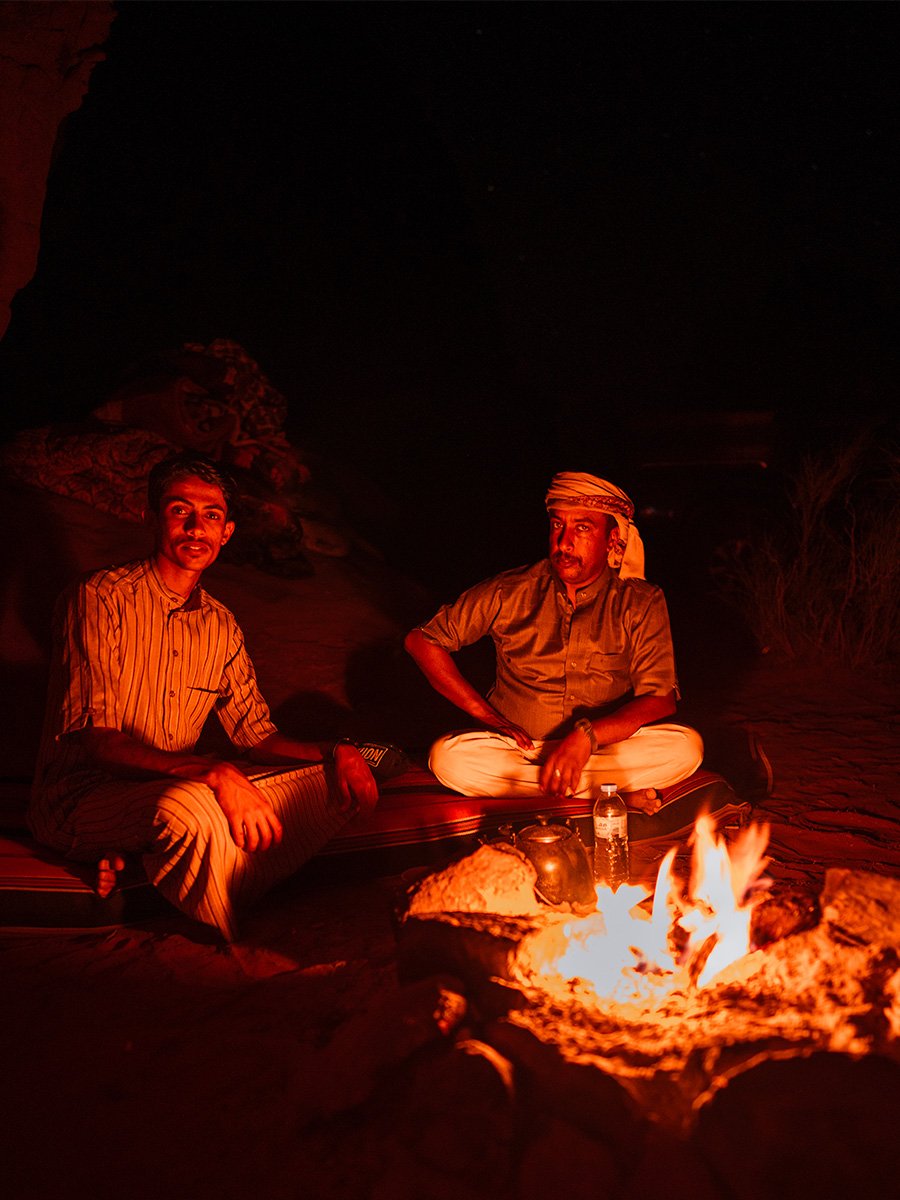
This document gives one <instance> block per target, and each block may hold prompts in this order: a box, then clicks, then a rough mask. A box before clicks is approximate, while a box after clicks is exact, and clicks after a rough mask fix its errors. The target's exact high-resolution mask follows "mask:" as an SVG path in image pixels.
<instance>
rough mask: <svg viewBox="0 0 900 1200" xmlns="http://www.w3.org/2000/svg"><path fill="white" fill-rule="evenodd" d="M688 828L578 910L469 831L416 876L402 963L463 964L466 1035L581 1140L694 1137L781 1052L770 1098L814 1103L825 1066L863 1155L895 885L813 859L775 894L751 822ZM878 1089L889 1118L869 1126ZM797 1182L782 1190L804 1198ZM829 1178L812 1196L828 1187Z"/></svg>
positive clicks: (879, 1078)
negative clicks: (545, 894)
mask: <svg viewBox="0 0 900 1200" xmlns="http://www.w3.org/2000/svg"><path fill="white" fill-rule="evenodd" d="M692 842H693V846H692V855H691V864H690V869H689V871H687V872H684V871H682V872H679V870H678V864H679V861H680V860H679V859H678V857H677V856H676V854H675V852H674V851H673V852H672V853H670V854H669V855H667V856H666V858H665V859H664V861H663V864H662V866H661V868H660V871H659V874H658V877H657V880H656V882H655V885H654V886H653V888H652V890H648V889H647V888H620V889H619V891H618V892H617V893H616V894H615V895H613V894H612V893H610V892H608V891H605V889H600V893H599V903H598V910H597V912H595V913H591V914H589V915H587V916H579V915H575V914H573V913H571V912H566V911H562V910H561V909H559V908H557V909H554V908H550V907H548V906H547V905H545V904H541V903H539V902H538V901H536V900H535V899H534V896H533V894H532V895H530V896H529V894H528V889H527V886H526V884H525V882H523V880H526V879H527V871H528V864H527V863H525V862H523V861H518V862H516V864H515V867H514V868H512V867H510V865H509V860H510V855H509V853H508V851H505V850H498V849H495V848H492V847H482V849H481V850H479V851H477V853H476V854H475V855H472V856H470V857H469V858H468V859H466V860H463V861H462V862H461V863H457V864H454V865H453V866H451V867H449V868H448V869H447V870H446V871H445V872H442V873H439V874H438V875H436V876H431V877H429V878H428V879H426V880H425V881H423V882H422V883H420V884H419V885H418V886H417V887H416V888H415V889H414V890H413V893H412V895H411V898H410V902H409V908H408V912H407V914H406V916H405V920H404V923H403V928H402V932H401V938H400V952H401V964H402V966H403V969H404V970H405V973H406V974H407V976H408V977H409V976H416V977H419V976H422V975H425V974H431V973H436V972H439V971H442V972H448V971H449V972H451V973H452V974H453V975H455V976H457V977H458V978H460V979H461V980H462V981H463V985H464V987H465V989H466V991H467V994H468V997H469V1000H470V1003H472V1004H473V1005H474V1006H475V1008H476V1010H477V1012H478V1013H479V1016H480V1020H481V1029H480V1031H479V1035H480V1036H481V1037H483V1038H484V1040H485V1041H486V1042H488V1043H489V1044H490V1045H491V1046H493V1047H494V1048H495V1049H496V1050H499V1051H500V1052H501V1053H502V1054H504V1055H505V1056H506V1057H507V1058H508V1059H510V1060H511V1061H512V1062H513V1063H515V1064H516V1066H517V1067H518V1068H519V1069H520V1070H521V1071H523V1072H525V1073H526V1074H527V1076H528V1078H529V1079H530V1080H531V1081H532V1086H533V1087H534V1088H537V1089H538V1090H539V1091H541V1092H542V1093H543V1095H544V1097H545V1099H546V1102H547V1104H548V1106H549V1110H550V1111H554V1112H556V1113H558V1114H560V1115H562V1116H565V1117H566V1118H567V1119H570V1120H571V1119H575V1120H576V1123H577V1124H578V1126H579V1127H580V1128H581V1129H583V1130H585V1131H586V1132H587V1133H589V1134H590V1135H591V1136H596V1137H599V1138H602V1139H604V1140H605V1141H610V1139H611V1140H613V1141H617V1142H618V1143H619V1144H620V1145H627V1144H633V1142H634V1137H635V1136H636V1134H635V1133H634V1131H635V1130H636V1129H639V1128H640V1127H641V1126H642V1125H643V1126H644V1127H646V1126H648V1125H649V1126H651V1127H653V1128H655V1129H656V1130H657V1131H658V1132H659V1133H660V1134H661V1135H663V1136H665V1137H668V1138H670V1139H675V1141H681V1142H682V1143H685V1142H687V1141H688V1140H689V1139H694V1140H696V1138H697V1136H700V1137H701V1138H702V1136H703V1130H704V1129H706V1130H707V1131H708V1130H709V1129H710V1128H715V1127H716V1122H717V1121H719V1120H720V1118H721V1113H722V1112H723V1111H725V1112H727V1111H728V1107H729V1106H728V1103H727V1102H725V1101H724V1100H723V1097H724V1096H725V1095H726V1094H728V1093H731V1094H733V1095H738V1094H746V1093H747V1092H748V1091H749V1092H750V1093H753V1092H754V1091H755V1090H756V1083H755V1082H754V1080H758V1079H759V1078H761V1077H763V1076H767V1073H768V1074H770V1073H771V1071H772V1069H773V1066H775V1065H777V1064H783V1063H785V1062H786V1060H797V1069H796V1070H795V1071H794V1074H793V1075H792V1078H794V1083H786V1082H785V1083H781V1084H780V1083H779V1082H778V1081H777V1079H776V1080H773V1081H771V1082H770V1083H769V1084H768V1085H767V1086H769V1087H770V1088H772V1089H773V1093H772V1097H771V1100H772V1105H773V1106H774V1110H776V1111H777V1106H778V1103H779V1102H781V1103H783V1101H784V1096H783V1095H781V1094H780V1091H779V1089H780V1088H781V1087H785V1086H786V1087H788V1089H790V1088H799V1091H797V1092H796V1094H797V1096H799V1097H806V1099H805V1100H803V1101H802V1103H805V1104H807V1105H811V1106H812V1107H813V1108H815V1107H816V1104H818V1107H819V1108H821V1103H822V1101H821V1098H820V1097H819V1090H818V1089H819V1082H818V1081H819V1080H820V1079H821V1080H828V1082H823V1083H822V1085H821V1086H822V1087H824V1088H826V1089H828V1090H830V1091H831V1093H832V1095H831V1097H830V1099H831V1102H832V1103H833V1104H837V1105H838V1108H837V1109H836V1110H835V1111H840V1105H841V1104H842V1103H844V1098H845V1096H849V1095H850V1094H852V1095H853V1097H854V1099H853V1100H848V1101H847V1103H848V1104H850V1105H852V1106H853V1107H854V1112H855V1113H856V1116H854V1117H852V1119H851V1123H853V1122H856V1123H857V1124H858V1120H859V1113H860V1112H863V1111H864V1113H865V1121H866V1122H867V1125H866V1128H867V1129H868V1130H869V1131H870V1132H871V1130H872V1129H873V1128H881V1129H882V1132H883V1134H884V1137H881V1136H879V1137H878V1138H876V1141H877V1146H878V1150H877V1153H874V1157H875V1159H878V1161H879V1162H880V1161H881V1158H883V1156H884V1154H885V1153H888V1150H886V1149H885V1147H888V1146H894V1145H895V1143H896V1141H897V1139H896V1136H895V1134H894V1132H893V1130H894V1129H895V1128H896V1124H895V1123H896V1120H897V1119H898V1118H900V1068H898V1065H897V1063H898V1058H900V881H897V880H894V879H890V878H885V877H882V876H878V875H874V874H868V873H865V872H857V871H849V870H830V871H829V872H828V873H827V876H826V880H825V886H824V889H823V891H822V893H821V895H820V896H819V897H818V898H816V897H807V898H805V899H804V898H803V897H799V898H798V896H797V895H794V894H788V893H785V894H783V895H782V896H777V895H772V894H771V889H770V888H769V886H768V881H767V880H766V878H765V875H764V868H765V865H766V860H765V857H764V852H765V847H766V830H765V829H764V828H762V827H750V829H749V830H744V831H742V832H741V833H740V834H739V835H738V836H737V837H736V838H734V839H733V840H732V841H731V844H726V842H725V840H724V839H722V838H721V837H717V836H716V834H715V833H714V831H713V829H712V827H711V826H709V825H705V824H704V823H703V822H702V821H701V822H699V823H698V826H697V828H696V829H695V831H694V836H693V839H692ZM513 876H515V879H514V882H513V883H512V886H510V887H509V888H506V887H505V886H504V882H503V880H504V878H509V879H510V880H512V877H513ZM604 892H605V894H604ZM498 910H500V911H498ZM801 1063H802V1065H800V1064H801ZM854 1064H860V1065H861V1066H860V1068H859V1069H856V1068H855V1067H854ZM835 1070H836V1071H837V1075H835ZM860 1070H862V1072H863V1074H864V1075H865V1079H866V1082H865V1083H864V1084H862V1083H859V1079H860V1078H861V1076H860ZM800 1074H802V1076H803V1080H802V1081H801V1082H800V1083H798V1082H797V1080H798V1079H799V1078H800ZM854 1080H856V1081H857V1082H854ZM738 1081H741V1082H740V1083H738ZM804 1089H805V1090H804ZM861 1095H862V1096H864V1097H865V1098H866V1099H865V1102H862V1101H860V1096H861ZM876 1097H877V1101H876ZM876 1102H877V1104H878V1106H879V1109H878V1111H879V1112H881V1113H885V1114H889V1115H885V1117H884V1121H883V1122H882V1123H881V1124H879V1121H877V1120H876V1121H875V1122H874V1125H873V1120H872V1117H871V1112H870V1108H871V1105H872V1104H873V1103H876ZM829 1111H830V1110H829ZM831 1120H832V1118H831V1117H829V1118H828V1121H827V1122H826V1121H825V1120H824V1118H823V1119H822V1121H819V1122H818V1123H819V1124H829V1123H830V1122H831ZM789 1124H790V1122H788V1121H787V1119H786V1124H785V1127H788V1126H789ZM815 1124H816V1120H814V1121H813V1125H814V1126H815ZM737 1125H738V1126H739V1125H740V1120H739V1119H738V1120H737ZM848 1127H849V1126H848ZM853 1128H856V1125H855V1124H854V1125H853ZM611 1130H617V1131H618V1132H617V1133H616V1134H615V1135H612V1134H611ZM698 1131H699V1132H698ZM807 1132H809V1129H808V1130H807ZM720 1134H721V1131H720ZM813 1135H814V1138H815V1139H826V1141H825V1142H823V1143H822V1146H823V1151H822V1152H821V1153H820V1155H819V1157H820V1159H821V1161H822V1162H828V1161H829V1158H828V1153H827V1150H826V1149H825V1147H826V1146H827V1144H828V1143H827V1139H828V1138H833V1137H834V1131H833V1130H831V1129H830V1128H815V1129H814V1130H813ZM707 1136H708V1135H707ZM856 1136H857V1137H859V1134H857V1135H856ZM712 1140H713V1141H714V1142H716V1145H718V1142H719V1141H721V1136H720V1135H717V1137H716V1138H713V1139H712ZM726 1140H727V1139H726ZM864 1140H865V1139H864ZM889 1153H890V1155H891V1156H892V1157H891V1163H893V1162H894V1160H895V1159H896V1158H897V1155H896V1151H895V1150H893V1149H892V1150H890V1151H889ZM872 1154H873V1152H872V1151H871V1148H870V1151H869V1157H868V1160H867V1166H866V1168H865V1169H867V1170H868V1169H871V1163H872V1161H873V1158H872ZM879 1156H881V1157H879ZM797 1161H799V1162H806V1161H807V1160H806V1158H804V1156H803V1155H800V1158H799V1159H798V1160H797ZM896 1165H897V1166H898V1167H900V1162H897V1164H896ZM809 1169H810V1168H809V1166H808V1164H807V1167H805V1168H804V1170H805V1171H806V1173H807V1177H808V1178H807V1182H808V1179H809V1178H812V1176H811V1175H809ZM879 1169H881V1168H880V1167H879ZM891 1169H893V1167H892V1168H891ZM738 1174H740V1172H738ZM744 1174H745V1176H746V1178H747V1179H752V1178H755V1176H754V1171H753V1170H749V1171H745V1172H744ZM813 1175H815V1171H813ZM831 1175H832V1176H833V1178H834V1179H838V1178H839V1177H840V1172H837V1173H835V1172H834V1171H833V1170H832V1171H831ZM757 1183H758V1184H759V1186H762V1183H760V1181H759V1180H758V1179H757ZM802 1183H803V1181H802V1180H801V1181H800V1182H799V1183H798V1184H797V1187H799V1188H800V1189H801V1190H799V1191H795V1193H794V1194H796V1195H806V1194H808V1193H807V1192H806V1191H805V1190H803V1189H802V1187H801V1184H802ZM826 1184H827V1180H826V1181H825V1182H824V1183H822V1184H821V1186H819V1194H831V1193H830V1192H829V1191H828V1188H827V1187H826V1186H825V1185H826ZM754 1186H755V1185H754ZM891 1186H894V1185H893V1184H892V1185H891ZM729 1188H731V1191H730V1192H729V1193H728V1194H735V1195H743V1194H744V1193H743V1192H742V1191H741V1189H740V1187H739V1186H737V1185H736V1184H735V1182H734V1180H731V1181H730V1183H729ZM823 1188H824V1189H825V1190H824V1192H823V1190H822V1189H823ZM715 1194H720V1193H718V1192H716V1193H715ZM747 1194H748V1195H750V1194H753V1193H752V1192H748V1193H747ZM756 1194H757V1195H759V1194H761V1193H759V1192H757V1193H756ZM770 1194H778V1195H781V1194H785V1195H786V1194H788V1193H787V1192H784V1193H782V1192H780V1191H778V1192H772V1193H770Z"/></svg>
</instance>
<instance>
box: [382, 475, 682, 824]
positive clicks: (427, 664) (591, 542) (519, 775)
mask: <svg viewBox="0 0 900 1200" xmlns="http://www.w3.org/2000/svg"><path fill="white" fill-rule="evenodd" d="M546 507H547V513H548V516H549V519H550V546H549V554H548V557H547V558H545V559H542V560H541V561H540V562H538V563H535V564H534V565H533V566H530V567H521V568H519V569H517V570H513V571H506V572H505V573H504V574H502V575H498V576H496V577H494V578H493V579H487V580H485V581H484V582H483V583H480V584H476V585H475V587H473V588H470V589H469V590H468V591H466V592H464V593H463V594H462V596H460V597H459V599H458V600H456V601H454V602H453V603H452V604H446V605H444V607H443V608H441V609H440V611H439V612H438V613H437V614H436V615H435V616H434V617H432V619H431V620H430V621H428V622H427V623H426V624H424V625H422V626H420V627H419V628H418V629H414V630H412V632H411V633H409V634H407V637H406V643H405V644H406V648H407V650H408V651H409V653H410V654H411V655H412V656H413V658H414V659H415V661H416V662H417V663H418V665H419V667H420V668H421V670H422V672H423V673H424V675H425V677H426V678H427V679H428V681H429V683H431V685H432V687H434V688H435V690H436V691H438V692H440V693H441V695H442V696H446V697H447V699H449V700H451V701H453V703H454V704H456V705H457V707H458V708H460V709H462V711H463V712H465V713H466V714H467V715H468V716H469V717H470V718H471V719H472V720H473V722H474V723H475V724H477V725H478V726H479V728H478V729H471V730H465V731H462V732H458V733H452V734H448V735H447V736H446V737H443V738H440V739H439V740H438V741H437V742H436V743H435V744H434V746H433V747H432V749H431V756H430V759H429V765H430V767H431V769H432V771H433V772H434V774H435V775H436V776H437V778H438V779H439V780H440V781H441V782H442V783H443V784H445V786H447V787H450V788H453V789H454V790H455V791H458V792H462V793H463V794H464V795H468V796H532V797H537V796H540V795H542V794H543V795H547V796H560V797H562V796H570V795H577V796H595V795H596V794H597V791H598V789H599V787H600V784H601V783H616V784H618V786H619V790H620V791H621V792H622V793H623V794H624V797H625V801H626V804H627V805H628V807H630V808H634V809H639V810H641V811H643V812H646V813H650V814H652V813H654V812H657V811H658V810H659V807H660V798H659V794H658V793H659V789H661V788H663V787H667V786H671V785H672V784H675V783H680V782H681V780H683V779H686V778H687V777H688V776H689V775H691V774H693V772H694V771H695V770H696V769H697V767H699V765H700V762H701V760H702V758H703V744H702V742H701V739H700V736H699V735H698V734H697V733H696V732H695V731H694V730H693V729H689V728H687V727H686V726H683V725H676V724H670V723H668V722H667V720H666V718H668V717H670V716H672V714H673V713H674V712H675V705H676V700H677V696H678V684H677V680H676V676H675V659H674V654H673V651H672V638H671V634H670V632H669V617H668V612H667V610H666V603H665V599H664V597H663V594H662V592H661V590H660V589H659V588H658V587H655V586H654V585H653V584H650V583H648V582H647V581H646V580H645V579H644V549H643V544H642V542H641V539H640V536H639V535H638V531H637V529H636V528H635V526H634V522H633V520H632V517H633V516H634V506H633V504H632V503H631V501H630V500H629V498H628V497H627V496H626V495H625V493H624V492H623V491H621V490H620V489H619V488H617V487H616V486H615V485H614V484H612V483H609V482H607V481H606V480H605V479H599V478H598V477H597V476H596V475H587V474H583V473H576V472H564V473H562V474H559V475H557V476H555V477H554V479H553V481H552V483H551V485H550V490H549V492H548V494H547V497H546ZM482 637H490V638H491V639H492V640H493V642H494V649H495V654H496V681H495V683H494V685H493V687H492V688H491V689H490V691H489V692H488V694H487V696H486V697H484V696H481V695H480V694H479V693H478V692H477V691H476V689H475V688H474V687H472V685H471V684H470V683H469V681H468V680H467V679H465V678H464V676H463V675H462V674H461V672H460V671H459V669H458V667H457V666H456V663H455V662H454V660H453V653H454V652H455V651H457V650H459V649H460V648H461V647H463V646H469V645H471V644H472V643H473V642H476V641H478V640H479V639H480V638H482Z"/></svg>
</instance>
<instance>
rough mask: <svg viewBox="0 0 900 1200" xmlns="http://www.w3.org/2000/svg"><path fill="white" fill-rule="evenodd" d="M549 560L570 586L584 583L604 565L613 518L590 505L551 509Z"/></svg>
mask: <svg viewBox="0 0 900 1200" xmlns="http://www.w3.org/2000/svg"><path fill="white" fill-rule="evenodd" d="M549 516H550V562H551V564H552V566H553V570H554V571H555V572H556V574H557V575H558V576H559V578H560V580H561V581H562V582H563V583H564V584H566V586H567V587H570V588H581V587H586V586H587V585H588V584H589V583H593V582H594V580H595V579H598V578H599V577H600V575H602V574H603V571H604V570H605V569H606V565H607V562H608V555H609V542H610V537H611V535H612V531H613V530H614V529H615V522H614V521H613V520H612V518H610V517H609V516H608V515H607V514H606V513H602V512H597V511H596V510H595V509H592V508H576V507H574V506H570V505H560V506H559V507H558V508H551V509H550V513H549Z"/></svg>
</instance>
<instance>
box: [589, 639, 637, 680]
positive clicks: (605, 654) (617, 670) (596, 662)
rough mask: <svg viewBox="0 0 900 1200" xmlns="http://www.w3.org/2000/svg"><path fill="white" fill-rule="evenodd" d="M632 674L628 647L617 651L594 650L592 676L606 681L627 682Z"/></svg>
mask: <svg viewBox="0 0 900 1200" xmlns="http://www.w3.org/2000/svg"><path fill="white" fill-rule="evenodd" d="M630 673H631V662H630V657H629V654H628V647H627V646H622V647H621V649H616V650H594V651H592V652H591V674H592V675H597V676H601V677H603V678H605V679H610V680H612V679H616V680H618V679H624V680H627V679H628V678H629V676H630Z"/></svg>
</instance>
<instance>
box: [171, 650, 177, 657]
mask: <svg viewBox="0 0 900 1200" xmlns="http://www.w3.org/2000/svg"><path fill="white" fill-rule="evenodd" d="M172 657H173V658H177V657H178V651H177V650H173V651H172Z"/></svg>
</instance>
